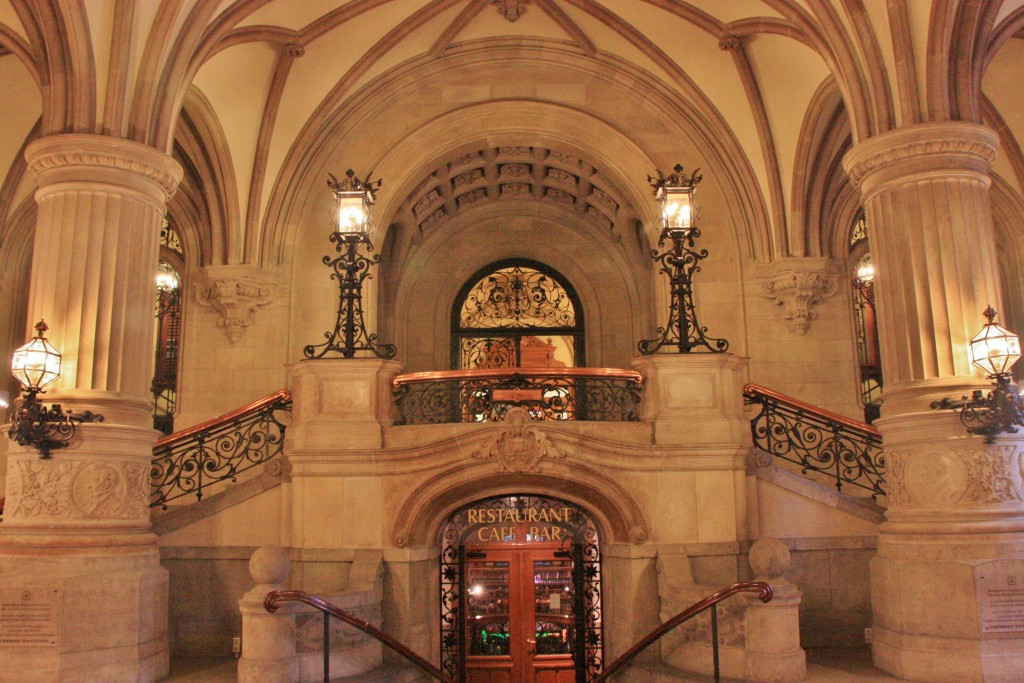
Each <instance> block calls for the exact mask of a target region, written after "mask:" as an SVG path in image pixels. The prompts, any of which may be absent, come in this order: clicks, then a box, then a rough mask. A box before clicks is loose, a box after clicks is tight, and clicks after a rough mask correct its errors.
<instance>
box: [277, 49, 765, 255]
mask: <svg viewBox="0 0 1024 683" xmlns="http://www.w3.org/2000/svg"><path fill="white" fill-rule="evenodd" d="M480 52H487V53H488V55H487V56H486V58H487V60H489V61H498V62H504V63H506V64H509V68H510V70H512V71H515V70H516V69H517V68H518V67H519V66H523V68H524V73H526V74H529V73H530V71H529V70H528V69H526V68H525V63H524V62H523V60H522V59H521V57H520V56H517V55H519V53H520V52H521V48H520V47H517V46H511V45H504V46H497V47H496V46H494V45H477V46H475V47H474V49H473V50H469V51H466V52H463V53H461V55H460V56H459V57H454V56H453V57H450V58H446V59H444V60H438V61H432V62H423V63H417V64H413V65H410V66H409V68H408V70H407V71H403V73H401V74H396V75H394V76H393V77H392V78H388V79H383V80H382V81H380V82H378V83H375V84H373V85H372V86H369V87H368V89H367V90H366V91H364V92H360V93H359V95H358V96H357V97H354V98H353V99H352V100H351V101H349V102H347V103H346V104H345V106H344V107H343V108H342V109H339V110H336V111H333V112H329V113H324V114H323V119H322V120H320V121H319V122H316V123H314V122H313V121H311V122H310V123H309V124H307V126H306V129H305V131H304V133H303V136H302V137H303V138H304V139H305V140H304V141H303V142H302V144H301V146H300V145H299V143H296V146H294V147H293V148H292V149H291V150H290V151H289V154H288V159H287V160H286V161H285V170H283V171H282V172H281V173H280V174H279V179H278V181H277V186H276V188H275V191H274V192H273V193H272V197H271V202H270V205H269V209H268V212H267V219H266V221H265V225H266V232H265V235H264V248H263V253H264V259H265V260H267V261H268V262H280V260H282V259H283V258H284V253H283V249H284V247H285V245H286V244H287V243H288V242H289V241H290V240H291V239H294V236H289V235H287V234H286V233H284V232H283V230H285V227H284V226H296V225H302V224H303V223H305V222H306V220H307V217H306V213H307V212H309V211H315V212H316V214H314V215H323V211H324V210H326V207H327V202H328V200H329V197H327V196H326V194H327V193H326V192H324V191H323V190H322V184H323V182H322V181H323V178H324V177H326V173H327V172H335V173H337V172H339V171H343V170H344V169H345V168H348V167H353V168H357V169H358V168H364V169H369V168H372V169H373V170H374V175H375V177H381V178H384V179H385V187H384V188H383V189H382V191H381V192H380V195H379V199H378V206H377V209H376V214H377V216H378V219H379V220H381V221H383V222H390V221H392V220H395V216H396V215H397V213H398V211H399V210H400V208H401V206H400V204H401V202H402V201H404V200H405V199H406V198H407V197H408V195H409V193H410V192H413V191H414V190H415V189H416V188H417V187H418V186H419V184H420V183H421V182H422V181H423V179H424V178H425V177H426V176H427V175H428V174H429V173H431V172H433V171H434V170H436V164H437V163H438V162H437V160H438V159H450V158H451V157H452V155H451V154H450V152H451V150H452V149H453V148H455V147H456V146H457V147H458V148H459V149H463V150H465V149H466V148H467V144H468V143H467V140H474V139H475V140H479V142H478V143H476V144H477V145H478V147H477V149H479V150H482V149H486V148H494V147H498V146H501V145H506V146H531V147H547V148H549V149H554V150H564V151H568V152H569V153H572V151H573V150H581V152H580V153H579V154H577V156H580V157H581V158H582V159H585V160H587V161H588V162H590V161H592V164H593V165H594V166H595V167H596V168H599V169H600V171H601V174H602V175H603V176H604V177H606V178H608V179H609V180H610V181H612V182H613V183H615V184H617V185H618V186H619V187H620V188H622V192H623V194H624V196H625V197H626V198H628V203H629V204H630V205H632V206H633V207H634V208H635V209H636V211H637V213H638V214H639V216H638V217H639V218H640V219H641V220H642V221H643V223H644V225H645V227H646V228H647V229H648V231H649V234H650V236H652V237H653V236H655V235H656V228H655V223H656V221H655V218H656V217H655V215H654V211H655V209H654V206H653V202H652V201H651V194H650V188H649V186H648V185H647V180H646V178H647V175H649V174H651V173H653V172H654V171H655V169H656V168H663V169H666V170H667V169H670V168H671V166H672V165H673V164H674V163H678V162H683V163H685V164H686V165H687V166H688V167H689V168H690V169H693V168H696V167H701V168H703V169H704V177H705V182H704V185H703V186H702V194H703V195H704V196H705V198H706V197H707V196H708V195H711V194H713V193H716V192H717V193H719V194H720V195H722V200H721V202H720V205H721V207H722V212H723V213H722V216H721V219H722V221H723V223H724V224H726V225H729V226H731V227H732V229H735V230H736V231H737V233H738V234H740V235H742V237H741V238H740V241H741V242H742V243H743V244H744V249H745V251H746V253H747V254H749V255H750V257H752V258H761V259H766V258H767V254H768V244H769V243H770V242H771V241H772V238H771V237H769V235H768V231H769V220H768V218H767V211H766V209H765V205H764V202H763V197H762V194H761V193H760V192H759V191H758V189H757V188H758V187H759V181H758V180H757V178H756V175H755V174H754V172H753V170H752V167H751V165H750V163H749V160H748V159H747V157H746V156H745V155H744V154H743V152H742V148H741V146H740V145H739V144H738V143H737V142H736V139H735V137H734V136H733V135H732V133H731V131H730V130H729V129H728V128H727V127H725V126H724V125H723V124H722V122H721V121H717V122H715V121H711V120H709V119H708V118H707V117H706V116H704V113H703V112H699V111H695V110H694V108H693V107H692V106H690V105H689V104H688V103H686V102H683V101H680V100H679V99H678V98H677V97H675V96H673V95H672V93H670V92H666V91H665V89H664V88H663V87H661V85H660V84H658V83H657V82H654V81H652V80H651V79H650V78H648V77H646V76H645V75H644V74H642V73H640V72H637V71H636V70H633V69H630V68H628V67H627V66H626V65H624V64H614V65H611V64H596V63H595V62H593V61H588V60H581V59H579V57H578V56H574V55H562V58H560V59H559V60H556V61H552V62H550V63H545V66H548V67H551V68H552V69H553V70H555V72H556V73H562V74H563V77H565V78H571V79H580V78H586V79H588V81H587V88H588V95H587V102H586V103H582V102H581V103H572V102H560V101H557V100H544V101H537V100H528V99H493V100H490V101H483V102H468V103H465V102H462V103H454V104H453V103H437V104H433V103H432V104H431V105H426V104H420V105H418V106H417V107H416V110H417V111H424V110H433V111H427V113H425V114H422V120H421V121H419V122H415V123H412V124H410V122H409V121H408V120H404V116H405V112H402V113H401V115H396V113H395V112H394V111H392V109H393V108H394V107H395V104H394V103H395V102H400V101H414V102H422V101H423V99H424V97H431V96H433V97H434V99H435V100H436V92H437V91H438V90H440V89H442V88H443V87H444V86H445V85H446V84H448V83H463V82H466V79H467V78H468V77H470V76H471V75H472V74H473V68H474V60H476V59H479V58H481V54H479V53H480ZM496 53H497V54H496ZM532 68H534V69H535V68H537V65H536V64H533V67H532ZM526 78H527V79H528V78H529V76H527V77H526ZM591 89H594V90H595V93H594V94H591V93H590V90H591ZM623 102H630V103H635V104H631V106H630V107H629V108H628V109H624V108H623V107H621V106H617V103H619V104H621V103H623ZM396 119H403V120H402V121H401V123H395V124H394V125H392V122H394V121H396ZM631 124H632V125H631ZM638 131H639V132H638ZM499 138H500V141H501V142H500V145H499V144H498V143H497V142H495V139H499ZM656 146H657V147H656ZM658 147H660V149H659V148H658ZM705 201H706V199H705Z"/></svg>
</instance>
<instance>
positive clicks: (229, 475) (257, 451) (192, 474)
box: [149, 399, 292, 509]
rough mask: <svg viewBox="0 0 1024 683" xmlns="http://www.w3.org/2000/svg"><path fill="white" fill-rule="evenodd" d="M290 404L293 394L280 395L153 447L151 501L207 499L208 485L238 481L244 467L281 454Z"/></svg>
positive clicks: (151, 503)
mask: <svg viewBox="0 0 1024 683" xmlns="http://www.w3.org/2000/svg"><path fill="white" fill-rule="evenodd" d="M291 406H292V402H291V400H290V399H287V400H277V401H274V402H272V403H268V404H265V405H262V406H260V407H259V408H257V409H255V410H252V411H249V412H246V413H242V414H240V415H238V416H237V417H234V418H233V419H231V420H227V421H224V422H219V423H216V424H213V425H212V426H210V427H209V428H207V429H203V430H200V431H197V432H196V433H194V434H192V435H191V436H189V437H188V438H186V439H181V440H175V441H172V442H171V443H169V444H167V445H166V446H163V447H161V446H157V448H154V449H153V461H152V464H151V465H150V483H151V485H152V487H153V491H152V493H151V494H150V501H149V506H150V507H157V506H162V507H163V508H164V509H166V508H167V503H169V502H170V501H172V500H176V499H178V498H182V497H184V496H189V495H194V496H195V497H196V499H198V500H202V498H203V489H204V488H205V487H207V486H209V485H211V484H214V483H217V482H220V481H227V480H230V481H236V477H237V476H238V475H239V474H241V473H242V472H245V471H246V470H248V469H251V468H253V467H255V466H256V465H260V464H262V463H265V462H267V461H268V460H270V459H271V458H274V457H275V456H277V455H280V453H281V450H282V449H283V448H284V432H285V426H284V424H283V423H282V422H281V421H280V420H279V419H278V416H277V412H278V411H282V410H283V411H290V410H291Z"/></svg>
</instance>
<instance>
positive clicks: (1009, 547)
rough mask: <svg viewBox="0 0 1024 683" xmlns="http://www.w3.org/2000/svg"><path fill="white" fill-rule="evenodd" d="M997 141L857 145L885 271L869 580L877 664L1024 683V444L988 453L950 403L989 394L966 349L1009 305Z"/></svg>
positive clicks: (879, 276)
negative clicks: (1003, 279) (879, 515)
mask: <svg viewBox="0 0 1024 683" xmlns="http://www.w3.org/2000/svg"><path fill="white" fill-rule="evenodd" d="M996 144H997V138H996V135H995V133H993V132H992V131H990V130H988V129H987V128H984V127H982V126H978V125H974V124H968V123H937V124H921V125H916V126H912V127H909V128H905V129H900V130H897V131H893V132H890V133H886V134H883V135H879V136H877V137H874V138H871V139H869V140H867V141H865V142H863V143H861V144H859V145H858V146H856V147H855V148H854V149H853V150H852V151H851V152H850V153H849V154H848V155H847V157H846V159H845V166H846V169H847V171H848V172H849V174H850V177H851V179H852V180H853V182H854V183H855V184H857V185H858V186H859V188H860V190H861V192H862V195H863V204H864V208H865V211H866V214H867V220H868V225H869V226H870V239H871V254H872V259H873V260H874V261H875V264H876V269H875V288H876V290H875V291H876V293H877V296H878V315H879V330H880V341H881V352H882V363H883V374H884V376H885V380H886V387H885V391H884V394H883V406H882V419H880V420H878V421H876V423H875V424H876V426H877V427H878V428H879V430H880V431H881V432H882V437H883V441H884V444H885V456H886V461H887V473H886V480H887V490H888V493H889V495H888V503H889V509H888V512H887V514H886V520H887V521H886V522H885V523H884V524H883V525H882V527H881V534H880V537H879V549H878V555H877V557H876V558H875V559H874V560H873V562H872V567H871V590H872V604H873V613H874V624H873V642H874V644H873V652H874V659H875V663H876V665H878V666H880V667H881V668H884V669H886V670H888V671H891V672H893V673H894V674H896V675H898V676H900V677H901V678H907V679H911V680H926V681H952V680H955V681H1011V680H1012V681H1017V680H1024V657H1022V654H1024V609H1021V605H1024V590H1021V588H1022V587H1024V502H1022V501H1024V487H1022V466H1024V461H1022V448H1021V445H1022V438H1021V437H1020V436H1016V435H1005V436H1001V437H999V439H998V441H997V443H996V444H995V445H991V446H989V445H986V444H985V443H984V441H983V439H981V438H980V437H973V436H969V435H968V434H967V433H966V431H965V429H964V427H963V426H962V425H961V424H960V422H959V420H958V419H957V415H956V414H955V413H953V412H952V411H933V410H930V408H929V404H930V403H931V402H932V401H934V400H937V399H940V398H943V397H947V396H948V397H953V398H959V397H960V396H961V395H964V394H966V393H969V392H970V391H971V390H973V389H975V388H983V387H987V386H989V382H988V381H987V380H985V379H984V377H983V376H982V373H981V372H980V371H977V370H975V369H973V368H972V366H971V364H970V358H969V352H968V342H969V341H970V340H971V338H972V337H973V336H974V335H975V334H976V333H977V331H978V330H979V329H980V328H981V326H982V324H983V323H984V322H985V321H984V318H983V317H982V315H981V312H982V310H983V309H984V308H985V307H986V306H987V305H988V304H992V305H993V306H994V307H995V308H997V309H998V308H999V307H1000V292H999V286H998V281H997V277H998V275H997V273H998V271H997V267H996V258H995V248H994V242H993V240H994V237H993V229H992V218H991V212H990V208H989V202H988V188H989V168H990V167H991V164H992V161H993V159H994V158H995V154H996Z"/></svg>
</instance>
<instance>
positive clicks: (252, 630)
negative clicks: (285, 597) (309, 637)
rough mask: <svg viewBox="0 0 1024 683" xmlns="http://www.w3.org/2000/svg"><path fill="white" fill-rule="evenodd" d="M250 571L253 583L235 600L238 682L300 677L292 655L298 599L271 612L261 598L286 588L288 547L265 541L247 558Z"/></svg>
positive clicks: (278, 682) (277, 682) (287, 682)
mask: <svg viewBox="0 0 1024 683" xmlns="http://www.w3.org/2000/svg"><path fill="white" fill-rule="evenodd" d="M249 573H250V574H252V578H253V581H255V582H256V586H255V587H253V589H252V590H251V591H249V592H248V593H246V594H245V595H243V596H242V599H241V600H239V601H238V609H239V610H240V611H241V612H242V656H241V658H239V660H238V683H292V681H297V680H299V660H298V658H297V657H296V656H295V611H296V609H297V605H298V603H285V604H284V605H281V606H280V607H278V609H277V611H276V612H274V613H270V612H268V611H267V610H266V609H265V608H264V607H263V598H265V597H266V595H267V593H269V592H270V591H275V590H287V588H288V587H287V585H286V584H287V582H288V577H289V575H291V560H290V559H289V557H288V551H287V550H285V549H284V548H282V547H280V546H276V545H265V546H263V547H261V548H259V549H258V550H257V551H256V552H254V553H253V554H252V557H251V558H250V559H249Z"/></svg>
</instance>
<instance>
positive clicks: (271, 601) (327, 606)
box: [263, 591, 453, 683]
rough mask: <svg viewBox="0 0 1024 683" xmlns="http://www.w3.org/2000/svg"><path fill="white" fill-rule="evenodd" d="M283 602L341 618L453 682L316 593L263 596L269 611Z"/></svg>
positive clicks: (447, 682)
mask: <svg viewBox="0 0 1024 683" xmlns="http://www.w3.org/2000/svg"><path fill="white" fill-rule="evenodd" d="M283 602H301V603H304V604H306V605H309V606H310V607H315V608H316V609H318V610H320V611H321V612H326V613H327V614H330V615H331V616H332V617H335V618H337V619H341V620H342V621H344V622H345V623H346V624H349V625H351V626H355V627H356V628H357V629H359V630H360V631H362V632H363V633H367V634H369V635H371V636H373V637H374V638H376V639H377V640H379V641H380V642H382V643H383V644H385V645H387V646H388V647H390V648H391V649H392V650H394V651H395V652H397V653H398V654H400V655H402V656H403V657H405V658H406V659H408V660H409V661H410V662H412V663H413V664H415V665H416V666H417V667H419V668H420V669H422V670H423V671H425V672H426V673H427V674H429V675H430V676H431V677H432V678H436V679H437V680H439V681H442V683H453V681H452V680H451V679H450V678H448V676H446V675H445V673H444V672H443V671H441V670H440V669H439V668H437V667H436V666H434V665H433V664H431V663H430V662H428V661H427V660H426V659H424V658H423V657H421V656H419V655H418V654H416V653H415V652H413V651H412V650H410V649H409V648H408V647H406V646H405V645H402V644H401V643H400V642H398V641H397V640H395V639H394V638H392V637H391V636H389V635H388V634H386V633H384V632H383V631H381V630H380V629H378V628H377V627H376V626H374V625H372V624H370V623H368V622H365V621H363V620H362V619H360V618H359V617H354V616H352V615H351V614H349V613H347V612H345V611H343V610H341V609H340V608H339V607H337V606H335V605H332V604H331V603H329V602H327V601H326V600H324V599H323V598H318V597H316V596H315V595H310V594H309V593H307V592H305V591H270V592H269V593H267V595H266V596H265V597H264V598H263V607H264V608H265V609H266V610H267V611H268V612H271V613H273V612H276V611H277V608H278V607H280V606H281V605H280V603H283Z"/></svg>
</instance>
